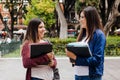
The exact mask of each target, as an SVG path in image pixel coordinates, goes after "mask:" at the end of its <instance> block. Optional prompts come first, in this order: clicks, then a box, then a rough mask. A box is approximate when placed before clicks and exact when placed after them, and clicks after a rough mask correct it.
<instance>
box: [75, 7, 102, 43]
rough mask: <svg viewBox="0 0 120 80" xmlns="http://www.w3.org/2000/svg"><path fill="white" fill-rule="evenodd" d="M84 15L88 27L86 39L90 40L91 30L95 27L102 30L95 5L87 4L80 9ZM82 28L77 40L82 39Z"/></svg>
mask: <svg viewBox="0 0 120 80" xmlns="http://www.w3.org/2000/svg"><path fill="white" fill-rule="evenodd" d="M82 12H83V13H84V15H85V18H86V22H87V29H88V36H87V38H86V40H87V39H88V40H90V39H91V38H92V36H93V32H94V30H95V29H101V30H102V31H103V26H102V23H101V21H100V16H99V14H98V12H97V10H96V8H95V7H92V6H88V7H86V8H84V9H83V10H82ZM84 31H85V30H84V29H80V33H79V35H78V37H77V41H80V40H82V37H83V33H84Z"/></svg>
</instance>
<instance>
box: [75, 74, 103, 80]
mask: <svg viewBox="0 0 120 80" xmlns="http://www.w3.org/2000/svg"><path fill="white" fill-rule="evenodd" d="M75 80H102V76H98V77H89V76H77V75H75Z"/></svg>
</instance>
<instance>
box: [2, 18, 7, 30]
mask: <svg viewBox="0 0 120 80" xmlns="http://www.w3.org/2000/svg"><path fill="white" fill-rule="evenodd" d="M3 21H4V23H5V30H7V21H8V17H7V16H5V17H3Z"/></svg>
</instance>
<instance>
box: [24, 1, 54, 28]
mask: <svg viewBox="0 0 120 80" xmlns="http://www.w3.org/2000/svg"><path fill="white" fill-rule="evenodd" d="M54 9H55V2H53V1H52V0H32V2H31V5H29V6H28V7H27V10H28V12H27V14H26V20H25V21H24V23H25V24H28V22H29V20H30V19H32V18H35V17H37V18H41V19H43V20H44V21H45V24H46V27H47V28H49V27H51V26H52V24H53V23H55V16H54Z"/></svg>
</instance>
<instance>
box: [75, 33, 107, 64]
mask: <svg viewBox="0 0 120 80" xmlns="http://www.w3.org/2000/svg"><path fill="white" fill-rule="evenodd" d="M93 42H94V47H93V48H94V49H93V51H92V57H89V58H81V57H77V58H76V62H75V63H76V65H83V66H88V65H89V66H97V65H99V64H100V63H103V62H104V48H105V44H106V39H105V36H104V34H99V35H97V34H95V35H94V38H93ZM92 45H93V44H92Z"/></svg>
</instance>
